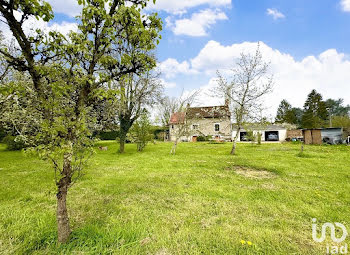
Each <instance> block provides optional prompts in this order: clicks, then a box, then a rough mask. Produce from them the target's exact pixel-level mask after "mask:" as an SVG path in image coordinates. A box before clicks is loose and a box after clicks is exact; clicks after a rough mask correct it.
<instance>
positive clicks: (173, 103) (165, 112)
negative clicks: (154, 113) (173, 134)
mask: <svg viewBox="0 0 350 255" xmlns="http://www.w3.org/2000/svg"><path fill="white" fill-rule="evenodd" d="M178 103H179V102H178V99H177V98H175V97H168V96H165V97H163V98H162V99H161V100H160V102H159V106H158V118H159V120H160V122H161V124H162V125H163V126H164V127H166V126H168V125H169V120H170V117H171V115H172V114H173V113H174V112H176V110H177V109H178Z"/></svg>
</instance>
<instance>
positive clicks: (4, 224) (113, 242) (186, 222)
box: [0, 141, 350, 255]
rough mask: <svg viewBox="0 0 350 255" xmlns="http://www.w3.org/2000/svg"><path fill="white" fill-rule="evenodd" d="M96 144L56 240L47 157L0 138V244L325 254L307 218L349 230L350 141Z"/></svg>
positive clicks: (10, 249)
mask: <svg viewBox="0 0 350 255" xmlns="http://www.w3.org/2000/svg"><path fill="white" fill-rule="evenodd" d="M99 146H108V151H98V150H97V154H96V155H94V157H93V158H92V159H91V160H90V163H89V167H88V169H86V175H85V176H84V177H83V178H82V179H80V180H79V182H77V183H76V184H75V185H74V186H73V187H72V188H71V189H70V191H69V198H68V205H69V214H70V219H71V225H72V230H73V232H72V236H71V239H70V241H69V242H68V243H67V244H65V245H57V238H56V229H57V227H56V218H55V208H56V199H55V192H56V190H55V185H54V179H53V178H54V174H53V170H52V169H51V168H50V165H49V164H48V163H46V162H43V161H40V160H38V159H35V158H33V157H29V156H26V155H24V154H23V153H22V152H9V151H5V147H4V146H1V147H0V231H1V232H0V253H2V254H31V253H33V254H57V253H58V254H70V253H73V254H163V255H165V254H325V251H326V244H327V243H331V240H329V239H327V241H326V242H325V243H322V244H319V243H316V242H314V241H313V240H312V235H311V233H312V232H311V224H312V221H311V220H312V218H317V219H318V222H320V223H319V227H320V226H321V223H325V222H341V223H343V224H344V225H345V226H347V227H348V230H350V229H349V227H350V213H349V211H350V157H349V152H350V147H347V146H306V148H305V154H304V156H303V157H300V156H297V154H298V152H299V150H300V146H299V145H293V144H263V145H261V146H252V145H251V144H239V145H238V155H237V156H231V155H229V151H230V147H231V144H229V143H227V144H208V143H182V144H180V145H179V146H178V151H177V155H176V156H171V155H169V151H170V148H171V146H172V144H170V143H158V144H155V145H154V144H150V145H149V146H148V147H147V148H146V150H145V151H144V152H142V153H137V152H136V146H135V145H127V147H126V153H125V154H124V155H119V154H118V153H117V149H118V146H117V145H116V143H115V142H112V141H111V142H103V143H100V144H99ZM234 166H240V167H250V168H253V169H258V170H265V171H268V172H271V173H273V175H272V176H271V175H269V177H270V178H249V177H246V176H242V175H239V174H237V173H236V171H235V167H234ZM244 169H245V168H244ZM339 235H341V233H339V232H338V236H339ZM242 240H245V241H250V242H251V243H252V245H248V244H247V243H246V244H242V243H241V241H242ZM346 243H348V245H349V242H348V241H346Z"/></svg>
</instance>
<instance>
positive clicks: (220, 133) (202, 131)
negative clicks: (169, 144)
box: [169, 104, 231, 142]
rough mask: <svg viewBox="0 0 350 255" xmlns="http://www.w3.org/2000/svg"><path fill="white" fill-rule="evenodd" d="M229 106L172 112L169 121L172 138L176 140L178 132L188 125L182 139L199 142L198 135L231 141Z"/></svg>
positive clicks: (194, 108) (191, 108)
mask: <svg viewBox="0 0 350 255" xmlns="http://www.w3.org/2000/svg"><path fill="white" fill-rule="evenodd" d="M230 116H231V115H230V111H229V106H228V105H227V104H225V105H223V106H209V107H190V108H188V110H187V112H186V113H184V112H181V113H174V114H172V116H171V118H170V121H169V134H170V140H171V141H174V140H175V139H176V137H177V132H178V130H179V129H180V128H183V126H184V125H185V126H186V129H187V130H186V132H184V133H185V134H184V135H183V136H182V137H181V138H180V141H187V142H188V141H190V142H197V139H198V137H207V138H209V139H210V140H218V141H231V118H230Z"/></svg>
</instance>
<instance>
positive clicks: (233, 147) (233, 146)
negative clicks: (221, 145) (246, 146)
mask: <svg viewBox="0 0 350 255" xmlns="http://www.w3.org/2000/svg"><path fill="white" fill-rule="evenodd" d="M236 146H237V142H236V139H235V140H234V141H233V145H232V149H231V155H235V154H236Z"/></svg>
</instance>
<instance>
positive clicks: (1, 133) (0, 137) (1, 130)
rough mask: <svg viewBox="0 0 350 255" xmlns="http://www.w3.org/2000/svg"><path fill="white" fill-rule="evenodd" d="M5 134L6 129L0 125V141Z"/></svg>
mask: <svg viewBox="0 0 350 255" xmlns="http://www.w3.org/2000/svg"><path fill="white" fill-rule="evenodd" d="M5 136H6V131H5V129H4V128H3V127H0V141H1V140H2V139H4V137H5Z"/></svg>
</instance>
